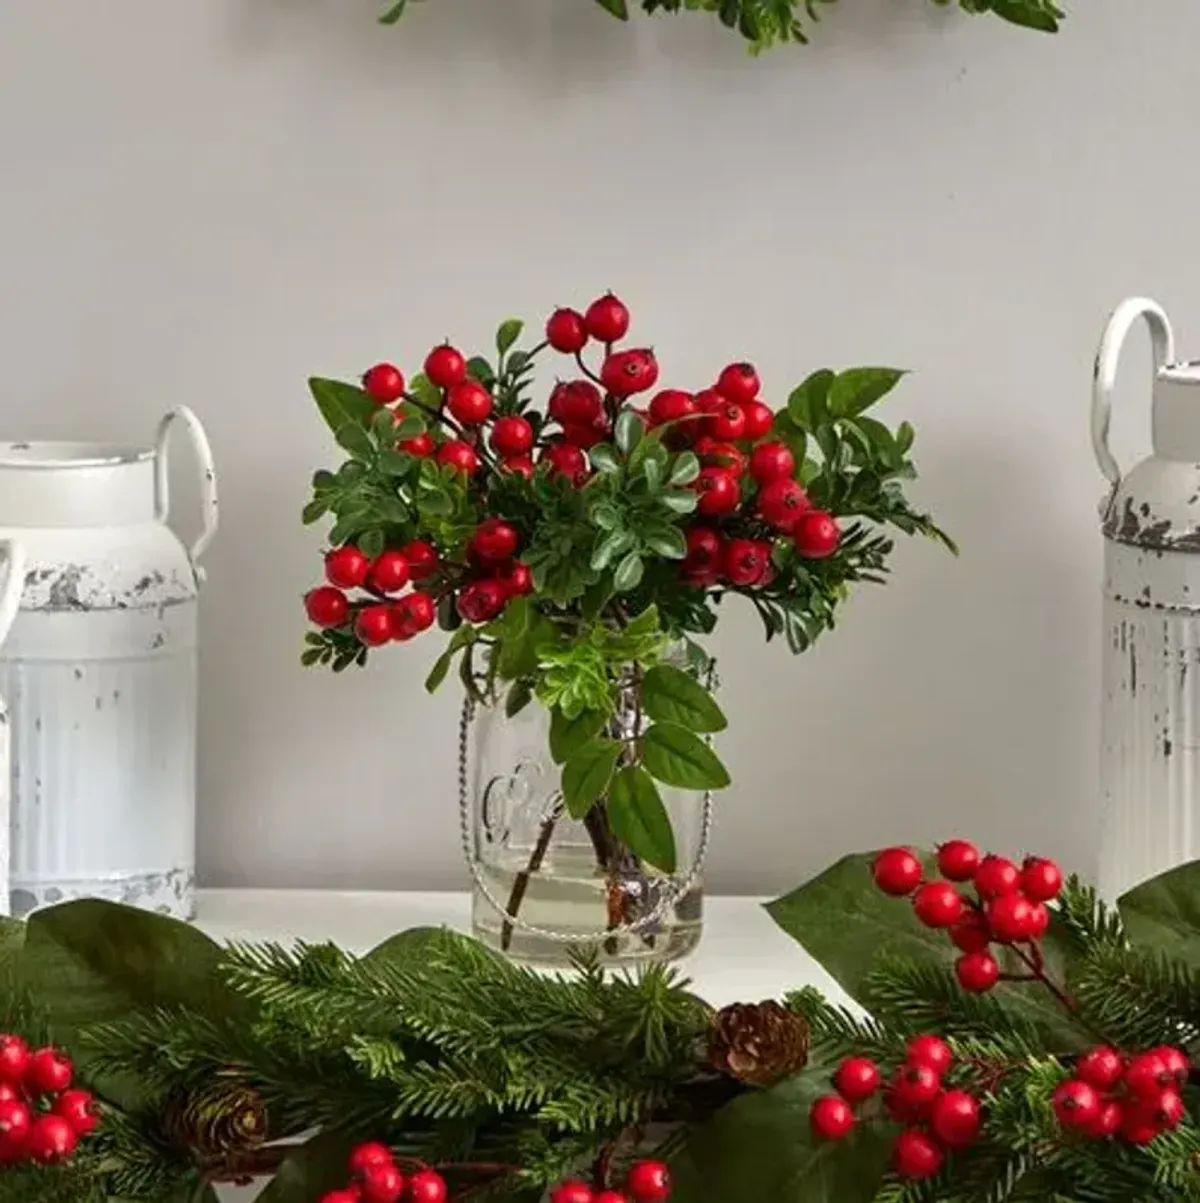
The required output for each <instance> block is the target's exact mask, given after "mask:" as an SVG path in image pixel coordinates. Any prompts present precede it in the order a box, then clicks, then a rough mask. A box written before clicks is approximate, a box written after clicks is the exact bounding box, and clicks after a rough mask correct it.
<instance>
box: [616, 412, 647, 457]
mask: <svg viewBox="0 0 1200 1203" xmlns="http://www.w3.org/2000/svg"><path fill="white" fill-rule="evenodd" d="M645 432H646V428H645V426H643V425H642V419H641V418H639V417H638V415H637V414H635V413H634V412H633V410H631V409H623V410H622V411H621V413H620V415H619V416H618V418H617V424H616V427H615V428H614V437H615V439H616V443H617V450H618V451H620V452H621V454H622V455H628V454H629V453H630V452H631V451H632V450H633V449H634V448H635V447H636V446H637V445H638V443H640V442H641V441H642V435H643V434H645Z"/></svg>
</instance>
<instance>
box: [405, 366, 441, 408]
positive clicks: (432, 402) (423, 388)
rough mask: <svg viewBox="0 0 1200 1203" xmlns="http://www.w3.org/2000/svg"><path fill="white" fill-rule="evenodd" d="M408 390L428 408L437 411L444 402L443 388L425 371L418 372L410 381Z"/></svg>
mask: <svg viewBox="0 0 1200 1203" xmlns="http://www.w3.org/2000/svg"><path fill="white" fill-rule="evenodd" d="M408 391H409V392H410V393H411V394H412V395H413V396H414V397H416V399H417V400H418V401H419V402H420V403H421V404H422V405H423V406H424V407H425V409H426V410H434V411H436V410H437V409H438V407H439V406H440V405H441V404H442V390H441V389H440V388H438V386H437V385H436V384H434V383H433V381H432V380H430V379H429V377H428V376H426V375H425V373H424V372H418V373H417V375H415V376H414V377H413V378H412V379H411V380H410V381H409V382H408Z"/></svg>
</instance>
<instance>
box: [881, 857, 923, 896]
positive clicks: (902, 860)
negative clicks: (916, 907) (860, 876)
mask: <svg viewBox="0 0 1200 1203" xmlns="http://www.w3.org/2000/svg"><path fill="white" fill-rule="evenodd" d="M871 876H872V877H874V879H875V884H876V885H877V886H878V887H879V888H880V889H881V890H882V891H883V892H884V893H885V894H890V895H891V896H892V897H893V898H903V897H905V895H907V894H911V893H912V892H913V890H915V889H916V888H917V886H919V885H920V884H921V862H920V861H919V860H917V858H916V857H915V856H914V855H913V854H912V853H911V852H909V850H908V849H907V848H885V849H884V850H883V851H882V852H881V853H880V854H879V855H878V856H877V857H876V858H875V863H874V864H873V865H872V866H871Z"/></svg>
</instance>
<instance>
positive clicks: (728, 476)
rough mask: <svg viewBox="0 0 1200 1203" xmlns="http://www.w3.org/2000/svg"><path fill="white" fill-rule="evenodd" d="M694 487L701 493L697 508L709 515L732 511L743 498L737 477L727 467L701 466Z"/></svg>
mask: <svg viewBox="0 0 1200 1203" xmlns="http://www.w3.org/2000/svg"><path fill="white" fill-rule="evenodd" d="M692 488H693V489H694V490H695V491H696V492H697V493H698V494H699V495H700V500H699V502H698V503H697V505H696V509H697V510H698V511H699V512H700V513H701V514H707V515H708V516H709V517H712V516H713V515H716V514H730V513H732V512H733V511H734V510H736V509H737V507H738V503H739V502H740V501H741V500H742V490H741V486H740V485H739V484H738V482H737V477H736V476H734V474H733V473H732V472H730V471H729V470H728V469H727V468H701V469H700V475H699V476H697V477H696V479H695V481H694V482H693V483H692Z"/></svg>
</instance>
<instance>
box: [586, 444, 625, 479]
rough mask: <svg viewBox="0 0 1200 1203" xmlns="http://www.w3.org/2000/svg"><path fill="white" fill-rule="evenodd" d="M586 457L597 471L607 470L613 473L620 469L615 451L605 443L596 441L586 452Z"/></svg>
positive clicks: (619, 462)
mask: <svg viewBox="0 0 1200 1203" xmlns="http://www.w3.org/2000/svg"><path fill="white" fill-rule="evenodd" d="M588 459H590V460H591V461H592V467H593V468H595V469H596V471H597V472H607V473H609V474H610V475H613V474H615V473H618V472H620V471H621V461H620V460H618V459H617V457H616V453H615V452H614V451H613V449H612V447H610V446H609V445H608V444H607V443H597V444H596V445H595V446H594V447H593V448H592V449H591V451H589V452H588Z"/></svg>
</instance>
